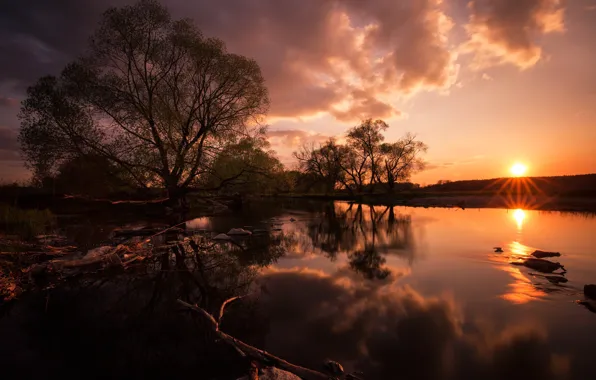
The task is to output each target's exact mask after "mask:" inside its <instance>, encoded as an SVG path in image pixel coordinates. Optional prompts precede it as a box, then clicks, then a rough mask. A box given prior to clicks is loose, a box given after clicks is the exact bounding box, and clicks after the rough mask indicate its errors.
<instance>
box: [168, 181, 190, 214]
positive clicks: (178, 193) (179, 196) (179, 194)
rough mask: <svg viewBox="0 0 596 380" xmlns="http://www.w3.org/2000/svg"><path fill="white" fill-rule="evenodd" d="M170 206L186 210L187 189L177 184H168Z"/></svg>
mask: <svg viewBox="0 0 596 380" xmlns="http://www.w3.org/2000/svg"><path fill="white" fill-rule="evenodd" d="M167 189H168V199H169V200H168V206H169V207H171V208H173V209H174V210H185V209H187V208H188V203H187V202H186V191H184V189H182V188H180V187H178V186H177V185H173V186H168V188H167Z"/></svg>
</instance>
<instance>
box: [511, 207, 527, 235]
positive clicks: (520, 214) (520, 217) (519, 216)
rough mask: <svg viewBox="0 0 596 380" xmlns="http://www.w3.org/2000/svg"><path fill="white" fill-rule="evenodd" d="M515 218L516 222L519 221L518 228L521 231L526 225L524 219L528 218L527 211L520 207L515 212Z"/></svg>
mask: <svg viewBox="0 0 596 380" xmlns="http://www.w3.org/2000/svg"><path fill="white" fill-rule="evenodd" d="M513 219H515V222H516V223H517V229H518V230H520V231H521V229H522V227H523V225H524V220H525V219H526V212H525V211H524V210H522V209H521V208H518V209H517V210H515V211H514V212H513Z"/></svg>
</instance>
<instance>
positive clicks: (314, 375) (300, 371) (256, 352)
mask: <svg viewBox="0 0 596 380" xmlns="http://www.w3.org/2000/svg"><path fill="white" fill-rule="evenodd" d="M239 298H240V297H234V298H231V299H229V300H226V301H225V302H224V303H223V304H222V306H221V309H220V320H221V316H222V315H223V311H224V308H225V306H226V305H228V304H229V303H230V302H232V301H234V300H236V299H239ZM178 303H179V304H181V305H182V306H185V307H187V308H189V309H191V310H194V311H196V312H197V313H199V314H201V315H202V316H204V317H205V318H206V319H207V320H208V321H209V322H210V324H211V326H212V328H213V330H214V331H215V333H216V334H217V336H218V337H219V338H220V339H221V340H223V341H224V342H226V343H227V344H229V345H231V346H232V347H234V348H235V349H236V350H239V351H240V352H242V353H244V354H245V355H246V356H250V357H252V358H255V359H257V360H259V361H260V362H264V363H266V364H268V365H273V366H274V367H277V368H279V369H281V370H283V371H287V372H290V373H292V374H294V375H296V376H298V377H300V378H302V379H304V380H332V379H335V378H334V377H330V376H327V375H325V374H323V373H321V372H318V371H314V370H312V369H308V368H304V367H300V366H297V365H294V364H292V363H290V362H287V361H285V360H283V359H281V358H278V357H277V356H275V355H272V354H270V353H268V352H267V351H263V350H261V349H258V348H256V347H253V346H251V345H249V344H246V343H244V342H242V341H241V340H238V339H236V338H234V337H233V336H231V335H228V334H226V333H224V332H223V331H221V330H220V329H219V323H218V322H217V321H216V320H215V318H213V316H212V315H211V314H209V313H208V312H206V311H205V310H203V309H201V308H200V307H198V306H196V305H191V304H189V303H187V302H184V301H182V300H181V299H178Z"/></svg>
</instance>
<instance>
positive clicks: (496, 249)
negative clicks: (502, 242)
mask: <svg viewBox="0 0 596 380" xmlns="http://www.w3.org/2000/svg"><path fill="white" fill-rule="evenodd" d="M494 250H495V252H497V253H502V252H503V248H501V247H495V248H494Z"/></svg>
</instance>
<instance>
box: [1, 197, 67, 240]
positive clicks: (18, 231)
mask: <svg viewBox="0 0 596 380" xmlns="http://www.w3.org/2000/svg"><path fill="white" fill-rule="evenodd" d="M55 224H56V218H55V216H54V214H52V212H51V211H50V210H37V209H31V210H24V209H20V208H17V207H14V206H10V205H7V204H4V203H0V231H2V232H4V233H7V234H15V235H18V236H19V237H21V238H25V239H30V238H32V237H35V236H37V235H40V234H43V233H46V232H48V231H49V230H50V229H51V228H52V227H54V226H55Z"/></svg>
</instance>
